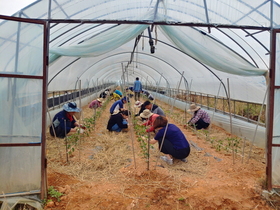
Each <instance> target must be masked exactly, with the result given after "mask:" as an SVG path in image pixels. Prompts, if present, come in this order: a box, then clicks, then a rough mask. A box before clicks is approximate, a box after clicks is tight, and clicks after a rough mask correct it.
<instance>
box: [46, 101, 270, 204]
mask: <svg viewBox="0 0 280 210" xmlns="http://www.w3.org/2000/svg"><path fill="white" fill-rule="evenodd" d="M111 104H112V101H110V102H109V103H108V104H107V106H106V108H105V109H104V111H102V114H101V117H99V118H98V120H97V123H96V125H95V128H94V130H92V131H91V132H90V135H89V136H88V137H83V138H81V140H80V141H79V143H78V145H77V146H76V149H75V151H74V152H73V153H72V155H71V157H69V162H68V163H67V162H66V155H65V146H64V140H61V139H59V140H58V139H57V140H55V139H54V138H52V137H50V136H48V137H47V156H48V185H49V186H54V187H55V189H57V190H59V191H60V192H62V193H64V196H62V197H61V201H60V202H53V203H52V202H50V203H49V205H48V206H47V207H45V209H49V210H50V209H52V210H58V209H65V210H66V209H67V210H73V209H75V210H76V209H106V210H107V209H116V210H120V209H126V210H128V209H156V210H159V209H160V210H163V209H168V210H170V209H184V210H185V209H195V210H197V209H203V210H204V209H209V210H211V209H262V210H263V209H273V208H272V207H270V205H268V203H267V201H266V200H264V199H263V197H262V196H261V194H262V190H263V189H262V188H263V186H264V183H265V153H264V150H262V149H259V148H255V147H252V152H251V153H250V159H248V154H249V148H250V147H251V145H250V144H249V143H246V144H244V145H246V146H244V147H243V150H244V156H242V153H241V154H239V153H238V154H234V158H233V155H232V154H233V153H232V152H229V151H227V148H226V149H221V148H219V147H217V146H215V144H213V141H214V140H213V139H219V138H220V139H227V138H229V134H227V133H226V132H224V131H223V130H222V129H219V128H217V127H215V126H212V127H211V129H210V130H209V131H208V132H209V134H208V139H207V138H206V137H205V134H203V133H196V132H193V131H191V130H189V129H185V128H184V127H183V125H182V124H181V123H180V122H178V121H180V117H179V116H181V117H182V116H183V115H184V113H182V111H180V110H177V109H174V110H173V111H172V114H171V113H170V107H169V106H168V105H167V104H164V103H160V102H157V104H158V105H160V106H161V107H162V108H163V109H164V110H165V111H166V113H168V119H169V121H170V122H171V123H175V124H176V125H177V126H178V127H180V128H181V129H182V131H183V132H184V133H185V135H186V136H187V139H188V140H189V141H190V142H191V143H192V145H193V146H192V148H191V154H190V156H189V157H188V163H183V162H181V161H175V162H174V164H173V165H171V166H169V165H167V164H165V163H164V162H162V161H161V160H160V159H159V158H158V156H159V155H160V153H159V152H158V150H157V146H155V148H154V149H150V159H149V160H150V164H149V167H148V164H147V160H146V159H145V158H144V155H143V150H142V149H141V148H140V146H139V145H140V144H139V139H141V138H142V139H143V140H144V141H145V140H146V139H147V136H140V137H139V136H135V134H134V132H128V133H120V134H114V133H110V132H108V131H107V130H106V125H107V121H108V119H109V111H108V110H109V107H110V106H111ZM168 110H169V111H168ZM132 111H134V108H133V101H132ZM83 115H84V118H87V117H91V116H93V111H92V110H90V109H88V108H87V106H86V107H84V108H83ZM176 116H177V117H176ZM131 124H132V122H130V125H131ZM209 139H210V140H209ZM211 139H212V140H211ZM219 150H220V151H219ZM148 168H149V170H148ZM53 200H54V201H55V199H54V198H53Z"/></svg>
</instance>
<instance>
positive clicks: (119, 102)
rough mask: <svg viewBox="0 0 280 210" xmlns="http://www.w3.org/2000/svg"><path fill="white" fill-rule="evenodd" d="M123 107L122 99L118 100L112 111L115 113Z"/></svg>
mask: <svg viewBox="0 0 280 210" xmlns="http://www.w3.org/2000/svg"><path fill="white" fill-rule="evenodd" d="M122 108H123V101H122V99H120V100H117V101H116V102H115V103H113V105H112V106H111V108H110V113H111V114H113V113H114V111H120V109H122Z"/></svg>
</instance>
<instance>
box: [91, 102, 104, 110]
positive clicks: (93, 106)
mask: <svg viewBox="0 0 280 210" xmlns="http://www.w3.org/2000/svg"><path fill="white" fill-rule="evenodd" d="M101 106H102V104H101V102H99V101H98V100H93V101H92V102H90V104H89V105H88V108H90V109H97V108H98V107H101Z"/></svg>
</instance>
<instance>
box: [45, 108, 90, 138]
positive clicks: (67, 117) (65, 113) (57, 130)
mask: <svg viewBox="0 0 280 210" xmlns="http://www.w3.org/2000/svg"><path fill="white" fill-rule="evenodd" d="M76 112H80V109H79V108H78V107H77V104H76V103H75V102H69V103H67V104H64V105H63V110H62V111H60V112H58V113H57V114H56V115H55V116H54V118H53V120H52V124H51V126H50V134H51V135H52V136H56V137H58V138H65V137H66V135H67V134H68V133H70V132H76V129H75V127H81V128H83V129H85V127H84V126H82V125H79V123H78V122H77V121H76V120H75V118H74V117H73V115H74V114H75V113H76Z"/></svg>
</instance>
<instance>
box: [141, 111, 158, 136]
mask: <svg viewBox="0 0 280 210" xmlns="http://www.w3.org/2000/svg"><path fill="white" fill-rule="evenodd" d="M158 116H160V115H158V114H154V113H152V112H151V111H150V110H149V109H145V110H144V111H143V112H142V113H141V114H140V117H141V118H144V119H146V120H147V121H146V122H145V123H143V125H144V126H149V128H147V129H146V132H154V131H155V128H154V126H153V125H154V121H155V119H156V118H157V117H158Z"/></svg>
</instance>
